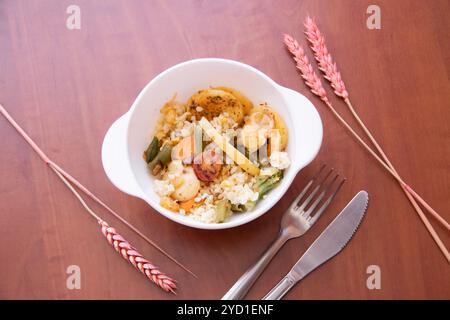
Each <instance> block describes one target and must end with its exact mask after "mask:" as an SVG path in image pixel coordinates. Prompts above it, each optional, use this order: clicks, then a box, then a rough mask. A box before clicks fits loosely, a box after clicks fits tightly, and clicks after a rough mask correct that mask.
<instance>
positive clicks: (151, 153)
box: [144, 137, 159, 163]
mask: <svg viewBox="0 0 450 320" xmlns="http://www.w3.org/2000/svg"><path fill="white" fill-rule="evenodd" d="M158 151H159V140H158V138H157V137H154V138H153V140H152V142H151V143H150V144H149V146H148V148H147V150H145V152H144V156H145V161H147V163H149V162H151V161H152V160H153V159H155V157H156V155H157V154H158Z"/></svg>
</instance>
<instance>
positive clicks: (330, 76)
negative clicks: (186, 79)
mask: <svg viewBox="0 0 450 320" xmlns="http://www.w3.org/2000/svg"><path fill="white" fill-rule="evenodd" d="M305 28H306V32H305V34H306V37H307V38H308V40H309V42H310V46H311V49H312V50H313V52H314V56H315V58H316V61H317V62H318V65H319V69H320V70H321V71H322V72H323V73H324V74H325V76H324V77H325V79H327V80H328V81H329V82H330V83H331V86H332V87H333V89H334V93H335V94H336V95H337V96H339V97H341V98H342V99H343V100H344V101H345V103H346V104H347V106H348V108H349V109H350V111H351V113H352V114H353V116H354V117H355V119H356V120H357V122H358V123H359V125H360V126H361V127H362V128H363V130H364V132H365V133H366V134H367V136H368V137H369V139H370V141H371V142H372V143H373V145H374V146H375V148H376V150H377V151H378V152H379V153H380V155H381V158H383V159H381V158H380V157H379V156H378V155H377V154H376V153H375V152H374V151H373V150H372V148H370V147H369V146H368V145H367V144H366V143H365V142H364V141H363V140H362V139H361V137H360V136H359V135H358V134H357V133H356V132H355V131H354V130H353V128H352V127H351V126H350V125H349V124H348V123H347V122H346V121H345V120H344V119H343V118H342V117H341V115H340V114H339V113H338V112H337V111H336V110H335V109H334V108H333V106H332V104H331V102H330V101H329V100H328V99H327V98H326V93H324V94H317V93H315V92H314V91H316V92H317V91H318V89H319V88H320V89H323V87H322V85H321V82H320V80H315V78H316V77H317V76H316V75H315V74H314V71H313V68H312V66H311V65H309V63H308V59H307V58H306V55H305V53H304V50H303V48H301V47H300V45H299V44H298V42H297V41H296V40H295V39H293V38H292V37H290V36H287V35H285V37H284V42H285V44H286V45H287V47H288V48H289V50H290V51H291V53H292V54H293V55H294V60H295V61H296V62H297V68H299V69H300V70H301V71H302V77H303V78H304V79H305V81H306V79H308V78H311V80H310V82H312V79H314V83H315V84H317V83H318V84H319V85H320V86H318V87H317V88H315V90H314V91H313V93H315V94H317V95H318V96H319V97H320V98H321V99H322V101H323V102H324V103H325V104H326V105H327V107H328V108H329V109H330V110H331V111H332V112H333V114H334V115H335V116H336V117H337V118H338V120H339V121H340V122H341V123H342V124H343V125H344V126H345V127H346V128H347V129H348V130H349V131H350V133H351V134H352V135H353V136H354V137H355V138H356V139H357V140H358V142H359V143H360V144H361V145H362V146H363V147H364V148H365V149H366V150H367V151H368V152H369V153H370V154H371V155H372V156H373V157H374V158H375V159H376V160H377V161H378V162H379V163H380V164H381V165H382V166H383V167H384V168H385V169H386V171H388V172H389V173H390V174H391V175H392V176H393V177H394V178H395V179H396V180H397V181H398V183H399V184H400V186H401V187H402V189H403V191H404V192H405V194H406V196H407V197H408V200H409V201H410V202H411V204H412V205H413V207H414V209H415V210H416V212H417V214H418V215H419V217H420V219H421V220H422V222H423V224H424V225H425V227H426V228H427V230H428V232H429V233H430V234H431V236H432V237H433V239H434V240H435V242H436V244H437V245H438V247H439V249H440V250H441V252H442V253H443V254H444V256H445V258H446V259H447V261H448V262H450V253H449V252H448V250H447V248H446V246H445V244H444V243H443V242H442V240H441V239H440V237H439V235H438V234H437V233H436V231H435V230H434V228H433V226H432V225H431V224H430V222H429V221H428V219H427V217H426V216H425V214H424V213H423V211H422V209H421V208H420V207H419V205H418V204H417V202H416V200H417V201H419V202H420V203H421V204H422V205H423V206H424V207H425V208H426V209H427V210H428V211H429V212H430V213H431V214H432V215H433V216H434V217H435V218H436V219H437V220H438V221H439V222H440V223H441V224H442V225H443V226H444V227H445V228H446V229H447V230H450V225H449V223H448V222H447V221H446V220H445V219H443V218H442V217H441V216H440V215H439V214H438V213H437V212H436V211H435V210H434V209H433V208H432V207H431V206H430V205H429V204H428V203H427V202H426V201H425V200H423V198H422V197H420V196H419V195H418V194H417V193H416V192H415V191H414V190H413V189H412V188H411V187H410V186H409V185H407V184H406V183H405V182H404V181H403V180H402V178H401V177H400V176H399V174H398V173H397V171H396V170H395V168H394V166H393V165H392V163H391V162H390V161H389V159H388V157H387V156H386V154H385V153H384V151H383V149H382V148H381V147H380V145H379V144H378V143H377V141H376V140H375V138H374V137H373V136H372V134H371V133H370V131H369V129H368V128H367V127H366V126H365V124H364V122H363V121H362V120H361V118H360V117H359V115H358V114H357V113H356V111H355V110H354V108H353V106H352V104H351V102H350V99H349V96H348V92H347V90H346V89H345V84H344V82H343V81H342V78H341V74H340V73H339V71H338V70H337V66H336V63H334V62H333V59H332V57H331V55H330V54H329V52H328V49H327V47H326V44H325V37H324V36H323V35H322V33H321V32H320V30H319V28H318V27H317V25H316V23H315V22H314V21H313V20H312V19H311V18H310V17H307V18H306V20H305ZM299 62H300V66H299ZM307 85H308V86H309V87H311V88H313V86H311V84H308V83H307Z"/></svg>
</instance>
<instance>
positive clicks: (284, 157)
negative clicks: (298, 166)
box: [269, 151, 291, 170]
mask: <svg viewBox="0 0 450 320" xmlns="http://www.w3.org/2000/svg"><path fill="white" fill-rule="evenodd" d="M269 161H270V164H271V165H272V167H275V168H277V169H280V170H283V169H286V168H287V167H289V166H290V165H291V160H289V157H288V154H287V152H284V151H282V152H280V151H275V152H273V153H272V154H271V155H270V159H269Z"/></svg>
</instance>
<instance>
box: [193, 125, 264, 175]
mask: <svg viewBox="0 0 450 320" xmlns="http://www.w3.org/2000/svg"><path fill="white" fill-rule="evenodd" d="M200 126H201V127H202V129H203V131H205V133H206V134H207V135H208V136H209V137H210V138H211V139H212V140H213V141H214V143H215V144H217V146H219V148H220V149H222V151H223V152H225V153H226V154H227V156H229V157H230V158H231V159H232V160H233V161H234V162H236V163H237V164H238V165H239V166H240V167H241V168H242V169H244V170H245V171H247V172H248V173H249V174H251V175H252V176H256V175H258V174H259V168H258V167H257V166H256V165H255V164H254V163H252V162H251V161H250V160H249V159H248V158H247V157H245V156H244V155H243V154H242V153H241V152H239V150H238V149H236V148H235V147H234V146H232V145H231V144H230V143H228V141H226V140H225V139H224V138H223V137H222V135H221V134H220V133H219V132H218V131H217V130H216V129H215V128H214V127H213V126H212V124H211V123H210V122H209V121H208V120H207V119H206V118H202V119H201V120H200Z"/></svg>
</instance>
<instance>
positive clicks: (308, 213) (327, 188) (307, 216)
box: [303, 174, 339, 218]
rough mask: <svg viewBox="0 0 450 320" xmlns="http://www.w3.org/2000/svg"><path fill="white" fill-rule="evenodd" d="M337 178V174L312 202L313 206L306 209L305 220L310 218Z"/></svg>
mask: <svg viewBox="0 0 450 320" xmlns="http://www.w3.org/2000/svg"><path fill="white" fill-rule="evenodd" d="M338 177H339V174H336V175H335V176H334V178H333V180H331V182H329V183H328V185H327V186H326V187H325V188H324V189H323V191H322V192H321V193H320V195H319V196H318V197H317V199H316V200H315V201H314V202H313V204H312V205H311V206H310V207H309V208H308V211H306V212H305V213H304V214H303V216H304V217H305V218H309V217H310V216H311V213H312V212H313V211H314V209H315V208H316V207H317V205H318V204H319V202H320V201H321V200H322V198H323V197H324V196H325V194H326V193H327V192H328V190H330V188H331V186H332V185H333V184H334V182H335V181H336V179H337V178H338Z"/></svg>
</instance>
